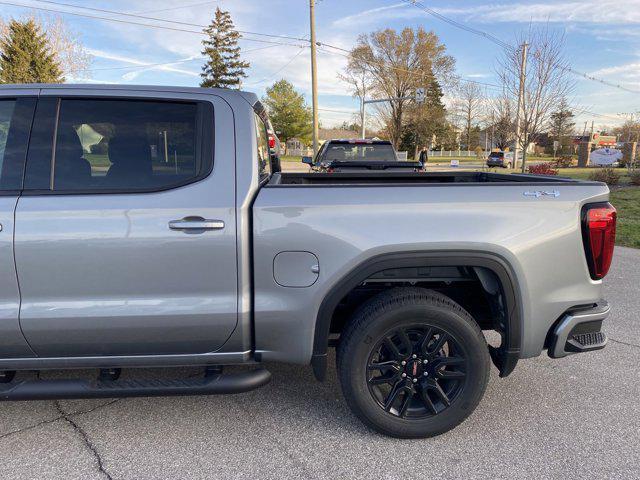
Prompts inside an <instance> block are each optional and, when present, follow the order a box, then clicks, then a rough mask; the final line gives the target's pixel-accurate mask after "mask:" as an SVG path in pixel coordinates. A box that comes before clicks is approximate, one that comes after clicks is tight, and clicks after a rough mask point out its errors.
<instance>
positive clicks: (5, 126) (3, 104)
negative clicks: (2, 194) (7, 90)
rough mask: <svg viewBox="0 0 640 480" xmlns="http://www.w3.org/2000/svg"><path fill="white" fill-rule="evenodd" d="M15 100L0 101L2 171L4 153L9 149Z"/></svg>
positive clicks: (0, 161) (0, 155) (0, 168)
mask: <svg viewBox="0 0 640 480" xmlns="http://www.w3.org/2000/svg"><path fill="white" fill-rule="evenodd" d="M15 106H16V101H15V100H0V171H2V165H3V164H4V152H5V150H6V148H7V139H8V138H9V127H10V126H11V118H12V117H13V110H14V109H15Z"/></svg>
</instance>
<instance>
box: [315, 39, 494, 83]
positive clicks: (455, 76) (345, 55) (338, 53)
mask: <svg viewBox="0 0 640 480" xmlns="http://www.w3.org/2000/svg"><path fill="white" fill-rule="evenodd" d="M318 44H320V45H321V46H323V47H328V48H333V49H336V50H340V51H342V52H351V51H350V50H347V49H345V48H341V47H336V46H333V45H329V44H328V43H322V42H318ZM320 51H321V52H324V53H329V54H333V55H341V56H343V57H346V58H349V55H347V54H344V53H340V52H332V51H329V50H323V49H321V50H320ZM368 63H372V64H374V65H381V66H385V67H387V68H390V69H392V70H396V71H398V72H405V73H408V74H410V75H419V76H421V77H424V76H425V73H424V72H416V71H414V70H407V69H406V68H402V67H395V66H393V65H391V66H389V65H386V64H384V63H382V62H368ZM452 77H454V78H455V79H456V80H458V81H460V82H467V83H475V84H477V85H483V86H485V87H487V88H491V89H493V90H500V91H502V89H503V87H502V86H501V85H498V84H495V83H487V82H479V81H477V80H470V79H468V78H463V77H461V76H459V75H452Z"/></svg>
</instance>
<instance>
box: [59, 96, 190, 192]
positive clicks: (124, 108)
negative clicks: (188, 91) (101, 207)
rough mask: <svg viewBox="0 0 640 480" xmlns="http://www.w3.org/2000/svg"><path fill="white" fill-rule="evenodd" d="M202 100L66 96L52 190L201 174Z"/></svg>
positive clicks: (177, 180) (144, 184) (164, 181)
mask: <svg viewBox="0 0 640 480" xmlns="http://www.w3.org/2000/svg"><path fill="white" fill-rule="evenodd" d="M198 116H199V115H198V104H196V103H181V102H160V101H143V100H140V101H138V100H79V99H63V100H61V102H60V105H59V113H58V122H57V127H56V132H55V140H54V148H53V150H54V155H53V178H52V182H51V189H52V190H63V191H74V190H81V191H86V192H92V191H96V192H97V191H105V190H106V191H113V190H115V191H125V192H126V191H138V190H149V189H151V190H153V189H164V188H170V187H172V186H177V185H181V184H184V183H188V182H189V181H191V180H194V179H195V178H197V177H198V176H199V175H200V174H201V172H202V162H201V152H200V146H199V141H198V137H199V132H198Z"/></svg>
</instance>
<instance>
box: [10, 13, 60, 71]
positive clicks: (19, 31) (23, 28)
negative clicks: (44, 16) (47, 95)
mask: <svg viewBox="0 0 640 480" xmlns="http://www.w3.org/2000/svg"><path fill="white" fill-rule="evenodd" d="M0 52H1V53H0V83H62V82H63V81H64V76H63V73H62V69H61V68H60V63H59V61H58V59H57V58H56V55H55V54H54V53H51V46H50V43H49V40H48V39H47V36H46V35H45V34H44V33H43V32H42V30H41V28H40V27H39V26H38V24H36V22H35V21H33V20H27V21H25V22H19V21H17V20H12V21H11V22H9V25H8V32H7V34H6V35H5V36H3V38H2V39H0Z"/></svg>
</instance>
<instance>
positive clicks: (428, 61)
mask: <svg viewBox="0 0 640 480" xmlns="http://www.w3.org/2000/svg"><path fill="white" fill-rule="evenodd" d="M349 59H350V62H349V64H350V65H354V66H356V67H357V69H365V70H366V71H367V72H368V76H370V79H371V88H370V91H371V93H372V94H374V95H376V96H378V97H379V98H403V97H407V96H409V95H411V94H412V93H413V91H414V89H415V88H416V87H423V86H426V85H428V83H429V81H430V80H431V79H433V78H436V77H438V78H444V79H446V78H448V77H451V74H452V72H453V66H454V63H455V61H454V59H453V58H452V57H451V56H449V55H447V54H446V53H445V46H444V45H443V44H442V43H440V40H439V39H438V36H437V35H436V34H435V33H433V32H427V31H426V30H424V29H423V28H418V29H417V30H414V29H412V28H405V29H403V30H402V31H401V32H396V31H395V30H392V29H385V30H379V31H376V32H373V33H370V34H368V35H361V36H360V37H359V38H358V42H357V44H356V46H355V47H354V49H353V50H352V51H351V53H350V54H349ZM347 72H348V73H354V75H355V76H358V77H359V73H358V70H355V71H354V72H351V71H350V69H349V66H347ZM406 103H407V100H397V101H393V102H390V103H389V105H388V106H385V107H384V108H382V109H381V110H382V112H383V113H386V114H387V119H388V122H387V133H388V135H389V138H390V140H391V141H392V142H393V144H394V145H395V146H396V147H397V146H398V145H399V143H400V138H401V136H402V128H403V114H404V111H405V107H406Z"/></svg>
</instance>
